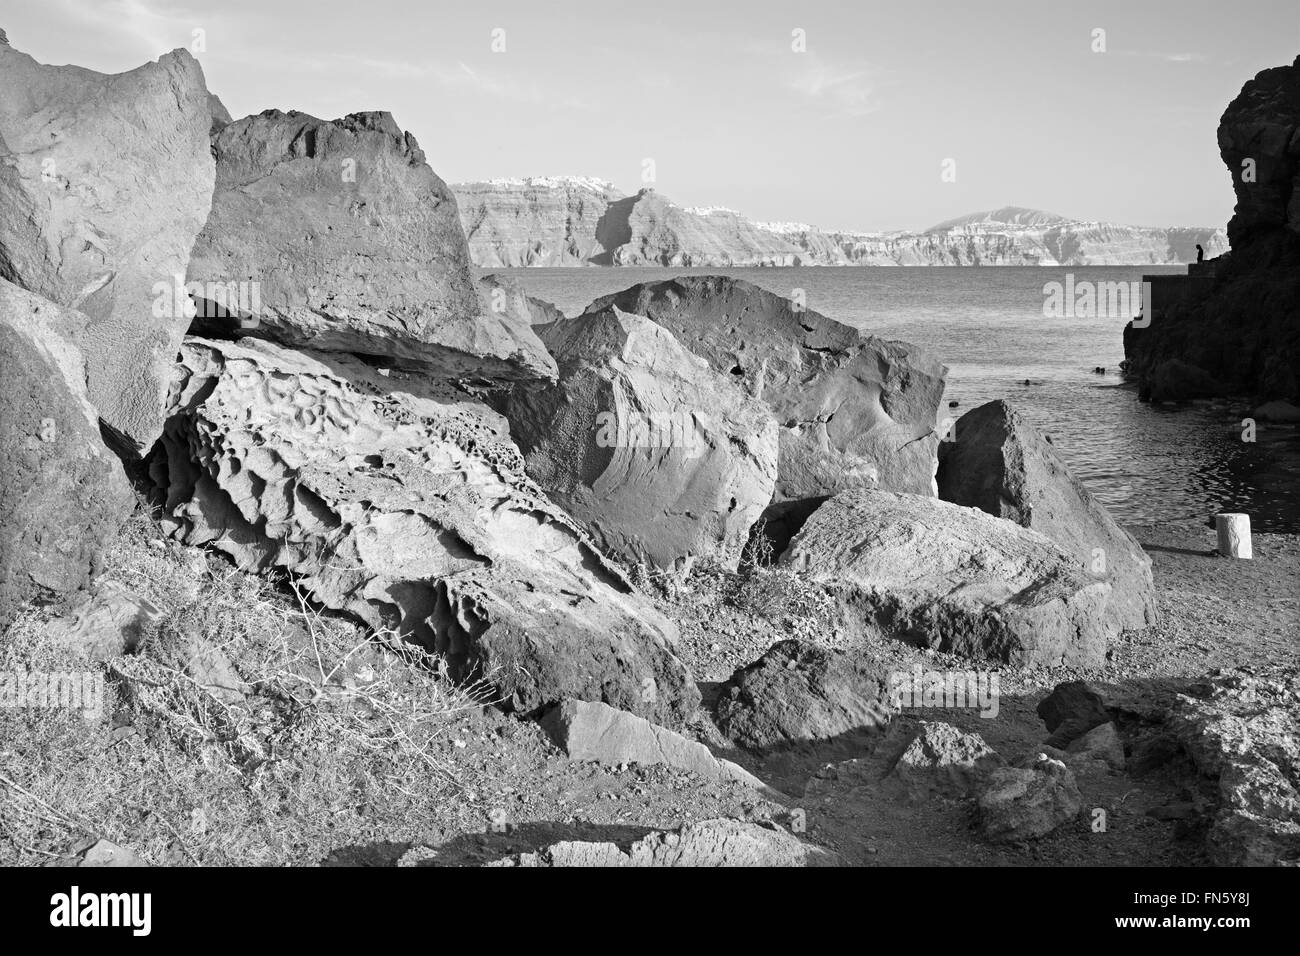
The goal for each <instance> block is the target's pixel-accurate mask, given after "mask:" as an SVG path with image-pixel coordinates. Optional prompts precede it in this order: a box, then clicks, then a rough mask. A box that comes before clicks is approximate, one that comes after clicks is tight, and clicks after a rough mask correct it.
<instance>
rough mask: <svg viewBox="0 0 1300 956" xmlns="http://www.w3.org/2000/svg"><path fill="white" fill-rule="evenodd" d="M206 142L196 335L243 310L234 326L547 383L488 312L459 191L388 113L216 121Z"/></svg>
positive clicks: (507, 323) (549, 371)
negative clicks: (209, 170) (208, 204)
mask: <svg viewBox="0 0 1300 956" xmlns="http://www.w3.org/2000/svg"><path fill="white" fill-rule="evenodd" d="M213 150H214V151H215V153H216V156H217V178H216V193H215V195H214V196H213V199H212V214H211V216H210V217H209V218H208V221H207V224H206V225H205V226H204V227H203V234H202V235H201V236H200V237H199V240H198V243H197V244H196V245H195V247H194V257H193V261H192V262H191V263H190V270H189V279H190V280H191V282H194V283H200V284H201V288H197V287H196V288H195V289H194V290H193V294H194V295H195V298H196V299H198V300H199V307H200V316H201V317H204V318H207V319H209V320H210V321H207V322H200V323H199V324H197V325H196V326H195V328H196V330H198V331H203V332H208V333H214V332H218V331H228V330H229V328H230V327H231V324H232V323H233V322H235V320H238V323H237V324H238V325H239V326H241V327H242V333H243V334H251V335H256V336H259V337H266V338H272V339H275V340H277V341H280V342H282V343H285V344H288V345H294V346H302V347H308V348H312V349H317V350H327V351H346V352H358V353H364V354H371V355H380V356H386V357H388V358H391V359H394V360H398V361H403V362H409V363H413V364H415V365H418V366H419V367H421V368H422V369H425V370H427V371H429V372H431V373H432V374H436V375H440V376H442V377H446V378H461V377H482V378H501V379H519V378H524V379H527V378H548V377H554V374H555V366H554V363H553V362H552V361H551V359H550V357H549V356H548V355H547V354H546V350H545V349H544V348H543V347H542V344H541V342H539V341H538V340H537V337H536V336H535V335H533V333H532V329H531V327H530V326H529V324H528V323H527V322H526V321H523V320H522V319H520V318H519V317H518V316H516V315H512V314H510V313H509V312H506V313H496V312H492V311H490V310H489V311H487V312H484V311H483V309H482V303H481V301H480V298H479V293H478V290H476V288H475V286H474V282H473V280H472V279H471V276H470V272H469V252H468V249H467V247H466V245H465V237H464V234H463V233H462V232H461V229H460V220H459V216H458V213H457V210H456V199H455V197H454V196H453V195H452V194H451V191H450V190H449V189H448V188H447V186H446V185H445V184H444V183H443V181H442V180H441V179H439V178H438V177H437V176H436V175H435V174H434V172H433V170H432V169H430V168H429V165H428V163H426V162H425V157H424V152H423V151H422V150H421V149H420V146H419V144H418V143H417V142H416V141H415V137H413V136H411V134H410V133H403V132H402V130H401V128H400V127H398V125H397V123H396V122H395V121H394V120H393V117H392V116H391V115H390V114H388V113H353V114H351V115H349V116H346V117H344V118H343V119H340V120H333V121H331V122H326V121H323V120H318V119H316V118H315V117H312V116H308V115H307V114H305V113H297V112H290V113H281V112H279V111H278V110H267V111H266V112H264V113H261V114H259V115H257V116H249V117H246V118H245V119H242V120H239V121H238V122H234V123H230V124H229V125H227V126H224V127H222V128H221V129H220V131H219V132H217V134H216V136H215V137H214V139H213ZM232 284H233V285H232ZM222 295H224V296H225V299H224V301H223V300H222V299H221V298H220V296H222ZM236 300H237V301H238V305H237V306H236V305H235V304H234V302H235V301H236Z"/></svg>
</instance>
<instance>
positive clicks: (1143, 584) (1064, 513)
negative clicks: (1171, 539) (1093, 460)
mask: <svg viewBox="0 0 1300 956" xmlns="http://www.w3.org/2000/svg"><path fill="white" fill-rule="evenodd" d="M955 439H956V440H955V441H945V442H944V443H943V444H942V445H941V446H940V448H939V497H941V498H943V499H944V500H945V501H951V502H952V503H953V504H958V505H963V506H964V507H967V508H979V509H980V510H981V511H984V512H987V513H988V514H991V515H993V516H994V517H997V518H1006V519H1007V520H1008V521H1014V522H1015V523H1016V524H1018V525H1020V526H1021V527H1025V528H1033V529H1034V530H1035V531H1039V532H1042V533H1043V534H1045V535H1047V537H1049V538H1051V539H1052V540H1053V541H1055V542H1056V543H1057V544H1059V545H1060V546H1061V548H1062V549H1064V550H1065V552H1066V553H1067V554H1070V555H1072V556H1073V557H1074V558H1075V559H1076V561H1077V562H1078V563H1079V566H1080V567H1082V568H1084V569H1085V570H1086V571H1088V572H1089V573H1090V574H1092V575H1093V576H1094V577H1096V578H1098V579H1099V580H1103V581H1106V582H1107V583H1109V584H1110V586H1111V597H1110V603H1109V605H1108V611H1109V613H1111V614H1113V615H1114V617H1115V620H1116V621H1117V622H1118V624H1119V626H1120V627H1121V628H1140V627H1146V626H1148V625H1150V624H1154V623H1156V600H1155V587H1154V585H1153V584H1152V580H1151V559H1150V558H1149V557H1147V554H1146V552H1145V551H1143V550H1142V546H1141V545H1140V544H1138V543H1137V541H1135V540H1134V539H1133V536H1132V535H1130V534H1129V533H1128V532H1127V531H1125V530H1124V529H1123V528H1121V527H1120V526H1119V525H1118V524H1116V523H1115V519H1113V518H1112V517H1111V516H1110V514H1109V513H1108V512H1107V511H1106V509H1105V508H1104V507H1103V506H1102V504H1101V502H1099V501H1097V499H1096V498H1094V497H1093V496H1092V495H1091V494H1090V493H1089V491H1088V489H1087V488H1085V487H1084V486H1083V484H1082V482H1080V481H1079V480H1078V479H1077V478H1075V477H1074V475H1073V474H1071V473H1070V469H1069V468H1068V467H1067V466H1066V464H1065V462H1064V461H1062V460H1061V457H1060V455H1058V454H1057V453H1056V450H1055V449H1054V448H1053V447H1052V446H1051V445H1050V444H1049V443H1048V442H1047V440H1046V439H1045V438H1044V437H1043V435H1042V433H1040V432H1039V431H1038V429H1036V428H1035V427H1034V426H1033V425H1032V424H1030V423H1029V421H1027V420H1026V419H1025V418H1024V417H1023V416H1022V415H1020V414H1019V413H1018V412H1016V410H1015V409H1014V408H1012V407H1011V406H1010V405H1009V404H1007V403H1006V402H1004V401H1000V400H999V401H995V402H989V403H988V404H986V405H981V406H980V407H979V408H975V409H972V410H971V411H969V412H967V413H966V414H965V415H963V416H962V417H961V418H959V419H958V420H957V424H956V426H955Z"/></svg>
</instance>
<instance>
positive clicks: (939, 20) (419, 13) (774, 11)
mask: <svg viewBox="0 0 1300 956" xmlns="http://www.w3.org/2000/svg"><path fill="white" fill-rule="evenodd" d="M0 28H4V29H6V30H7V31H8V33H9V38H10V41H11V43H12V44H13V45H14V46H15V47H17V48H18V49H21V50H23V51H24V52H27V53H30V54H31V55H33V56H34V57H36V58H37V59H38V60H40V61H42V62H46V63H76V64H79V65H82V66H87V67H91V68H93V69H97V70H102V71H106V72H118V71H121V70H126V69H130V68H132V67H134V66H138V65H139V64H140V63H142V62H144V61H145V60H148V59H155V58H157V57H158V56H160V55H161V54H163V53H164V52H166V51H167V50H169V49H172V48H174V47H178V46H184V47H190V46H191V44H192V43H193V42H194V41H193V36H194V34H193V31H194V30H195V29H202V30H203V31H204V40H205V42H206V51H205V52H200V53H197V54H196V55H197V56H198V57H199V59H200V61H201V62H202V64H203V67H204V71H205V73H206V75H207V78H208V86H209V88H210V89H211V90H212V91H213V92H215V93H217V94H218V95H219V96H220V97H221V98H222V100H223V101H224V102H225V104H226V106H227V107H228V108H229V109H230V112H231V113H232V114H233V115H234V116H235V117H240V116H245V115H247V114H249V113H254V112H258V111H261V110H263V109H267V108H270V107H276V108H279V109H285V110H288V109H299V110H304V111H306V112H308V113H312V114H314V115H316V116H319V117H322V118H326V119H332V118H335V117H338V116H342V115H344V114H346V113H350V112H356V111H358V110H370V109H384V110H389V111H391V112H392V113H393V114H394V115H395V116H396V118H397V121H398V123H399V124H401V125H402V126H403V127H404V128H406V129H409V130H410V131H411V132H412V133H414V134H415V136H416V138H417V139H418V140H419V141H420V145H421V146H422V147H423V148H424V150H425V152H426V153H427V154H428V157H429V162H430V164H431V165H432V166H433V168H434V170H435V171H436V172H437V173H438V174H439V175H441V176H442V177H443V178H444V179H446V180H448V181H449V182H457V181H462V180H470V179H486V178H490V177H498V176H529V175H562V174H575V175H588V176H599V177H602V178H605V179H609V180H612V181H613V182H614V183H615V184H616V185H618V186H619V187H621V188H622V189H624V190H626V191H629V192H631V191H634V190H636V189H638V188H640V186H641V185H642V170H643V162H644V161H645V160H646V159H652V160H653V161H654V166H655V174H656V182H655V183H654V185H655V187H656V188H657V189H659V191H660V192H662V193H664V194H665V195H667V196H669V197H670V198H672V199H674V200H676V201H677V202H679V203H682V204H684V205H722V206H730V207H732V208H735V209H739V210H741V211H742V212H744V213H746V214H748V215H750V216H752V217H754V218H756V219H781V220H799V221H804V222H811V223H814V224H817V225H821V226H825V227H842V228H861V229H901V228H907V229H920V228H924V227H926V226H929V225H932V224H934V223H935V222H938V221H940V220H943V219H948V218H951V217H954V216H958V215H962V214H964V213H968V212H973V211H975V210H980V209H988V208H994V207H997V206H1003V205H1021V206H1031V207H1037V208H1041V209H1046V210H1050V211H1053V212H1059V213H1062V214H1065V215H1069V216H1075V217H1078V218H1082V219H1106V220H1114V221H1118V222H1126V223H1135V224H1149V225H1222V224H1223V223H1225V222H1226V221H1227V219H1228V217H1229V216H1230V215H1231V213H1232V203H1233V198H1232V189H1231V183H1230V180H1229V177H1228V173H1227V170H1226V169H1225V168H1224V167H1223V165H1222V163H1221V162H1220V160H1219V157H1218V150H1217V146H1216V142H1215V128H1216V127H1217V125H1218V119H1219V116H1220V115H1221V114H1222V112H1223V109H1224V107H1225V106H1226V105H1227V104H1228V102H1229V101H1230V100H1231V99H1232V98H1233V96H1235V95H1236V93H1237V92H1238V90H1239V89H1240V88H1241V85H1242V83H1243V82H1244V81H1245V80H1246V79H1248V78H1249V77H1251V76H1253V75H1254V74H1255V73H1257V72H1258V71H1259V70H1261V69H1264V68H1266V67H1270V66H1278V65H1281V64H1283V63H1289V62H1291V60H1293V59H1294V58H1295V56H1296V53H1297V51H1298V50H1300V2H1297V0H1232V2H1231V3H1225V2H1222V0H1212V2H1211V0H1178V2H1165V0H1140V2H1139V0H1120V2H1113V3H1112V2H1097V0H1090V2H1082V3H1070V4H1066V3H1061V2H1056V0H1048V2H1044V0H1024V2H1012V0H975V2H966V0H962V2H946V3H940V2H925V0H899V2H891V3H884V2H875V0H858V2H843V3H834V2H816V0H802V2H799V3H794V2H789V0H783V2H770V0H762V2H759V0H744V2H726V0H691V2H676V0H660V2H653V3H648V2H642V3H620V2H616V0H602V2H592V3H585V2H555V3H546V2H541V0H532V2H498V0H461V2H457V3H445V2H436V0H435V2H429V0H209V2H202V0H192V2H183V0H3V6H2V7H0ZM1096 29H1102V30H1104V31H1105V46H1106V52H1104V53H1102V52H1093V46H1094V45H1095V42H1096V41H1095V40H1094V30H1096ZM494 30H503V31H504V46H505V49H504V51H503V52H494V51H493V49H492V46H493V31H494ZM795 30H802V31H804V34H803V35H804V36H805V37H806V50H805V51H804V52H796V51H795V50H794V49H793V48H792V47H793V46H794V45H795V40H794V38H793V31H795ZM501 37H502V34H497V38H498V46H499V45H500V39H501ZM945 159H953V160H955V170H956V181H955V182H943V181H942V179H941V171H942V164H943V161H944V160H945Z"/></svg>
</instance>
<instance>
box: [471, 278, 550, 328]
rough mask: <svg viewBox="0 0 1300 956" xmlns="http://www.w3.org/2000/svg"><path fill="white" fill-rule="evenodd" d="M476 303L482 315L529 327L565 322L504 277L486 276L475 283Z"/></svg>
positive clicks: (542, 301) (547, 303)
mask: <svg viewBox="0 0 1300 956" xmlns="http://www.w3.org/2000/svg"><path fill="white" fill-rule="evenodd" d="M477 286H478V292H479V299H480V300H481V302H482V308H483V310H484V312H485V313H487V312H492V313H495V314H497V315H509V316H511V317H513V318H515V319H519V320H522V321H524V322H527V323H528V324H529V325H550V324H551V323H552V322H562V321H564V318H565V316H564V313H563V312H561V311H560V310H559V309H558V308H556V307H555V306H554V305H552V304H551V303H550V302H547V301H546V300H545V299H538V298H536V297H535V296H531V295H529V294H528V293H526V292H525V291H524V288H523V286H521V285H520V284H519V283H518V282H515V281H514V280H513V279H509V278H506V277H505V276H498V275H486V276H482V277H481V278H480V279H479V280H478V282H477Z"/></svg>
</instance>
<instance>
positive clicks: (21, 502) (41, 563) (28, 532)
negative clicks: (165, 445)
mask: <svg viewBox="0 0 1300 956" xmlns="http://www.w3.org/2000/svg"><path fill="white" fill-rule="evenodd" d="M86 321H87V320H86V317H85V316H83V315H81V314H80V313H78V312H75V311H73V310H71V309H65V308H62V307H60V306H57V305H55V304H53V303H52V302H49V301H47V300H45V299H42V298H41V297H40V296H37V295H33V294H31V293H29V292H25V291H23V290H22V289H19V288H18V287H17V286H14V285H12V284H10V283H8V282H5V281H4V280H2V279H0V368H3V370H4V371H3V374H0V629H3V628H4V626H5V625H7V624H8V622H9V620H10V618H11V617H12V616H13V614H14V612H15V611H16V610H17V609H18V607H19V606H20V605H21V604H22V603H24V602H26V601H30V600H33V599H46V598H52V597H56V596H58V595H62V594H67V593H68V592H71V591H75V590H76V589H77V588H79V587H82V586H83V585H85V584H87V583H89V580H90V576H91V574H92V573H93V572H95V571H96V570H98V566H99V563H100V558H101V554H102V550H103V548H104V546H105V544H106V542H107V541H108V540H109V539H110V538H111V537H112V536H113V535H114V534H115V533H116V532H117V529H118V526H119V525H120V524H121V522H122V521H123V520H124V519H125V518H126V516H127V515H128V514H130V513H131V509H132V508H133V507H134V504H135V497H134V495H133V494H132V492H131V488H130V486H129V485H128V484H127V481H126V476H125V475H124V474H123V472H122V467H121V465H120V463H119V462H118V460H117V459H116V458H115V457H114V456H113V455H112V454H111V453H110V452H109V451H108V449H107V448H105V447H104V442H103V440H102V439H101V438H100V432H99V425H98V420H97V417H96V414H95V410H94V408H92V407H91V404H90V402H89V400H88V398H87V395H86V384H85V383H86V369H85V365H84V363H83V360H82V357H81V352H80V351H79V350H78V349H77V348H76V346H75V345H73V342H74V341H75V340H76V339H77V338H79V337H80V336H82V335H84V331H85V324H86Z"/></svg>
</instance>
